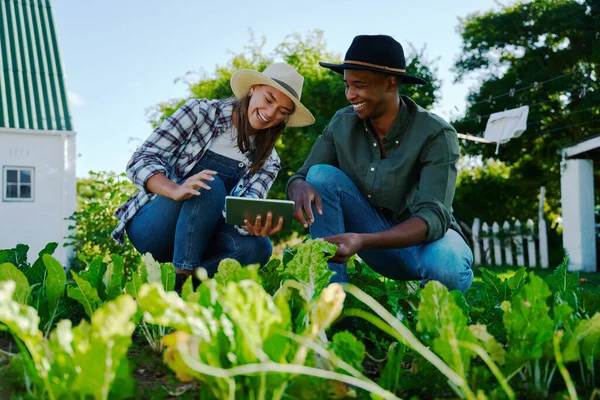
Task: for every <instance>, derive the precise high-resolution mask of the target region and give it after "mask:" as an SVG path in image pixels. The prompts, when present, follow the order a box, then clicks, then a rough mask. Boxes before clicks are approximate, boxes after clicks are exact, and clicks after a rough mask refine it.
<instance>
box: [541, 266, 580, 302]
mask: <svg viewBox="0 0 600 400" xmlns="http://www.w3.org/2000/svg"><path fill="white" fill-rule="evenodd" d="M567 264H568V258H567V257H565V258H564V260H563V262H562V264H560V265H559V266H558V267H557V268H556V269H555V270H554V273H553V274H552V275H550V276H547V277H546V279H545V281H546V283H547V284H548V286H549V287H550V290H551V291H552V293H553V294H554V302H555V303H557V304H558V303H567V304H568V305H569V306H571V308H572V309H574V310H578V309H579V296H578V293H577V292H578V290H579V271H576V272H573V273H568V272H567Z"/></svg>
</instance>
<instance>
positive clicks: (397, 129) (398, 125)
mask: <svg viewBox="0 0 600 400" xmlns="http://www.w3.org/2000/svg"><path fill="white" fill-rule="evenodd" d="M410 119H411V113H410V111H409V110H408V105H407V104H406V102H405V101H404V99H403V96H400V109H399V110H398V115H397V116H396V120H395V121H394V124H393V125H392V129H390V132H389V133H388V134H387V135H385V137H384V138H383V142H384V143H388V142H390V143H391V142H393V141H397V140H400V138H401V137H402V134H403V133H404V131H406V126H407V125H408V123H409V122H410ZM363 123H364V124H365V128H366V129H367V130H368V131H369V132H373V127H372V126H371V122H370V121H369V120H365V121H363Z"/></svg>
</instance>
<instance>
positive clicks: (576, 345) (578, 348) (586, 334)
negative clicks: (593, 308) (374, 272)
mask: <svg viewBox="0 0 600 400" xmlns="http://www.w3.org/2000/svg"><path fill="white" fill-rule="evenodd" d="M599 343H600V313H597V314H595V315H594V316H593V317H592V318H591V319H583V320H581V321H580V322H579V324H578V325H577V327H576V328H575V331H574V332H573V336H571V338H570V339H569V342H568V343H567V347H566V348H565V351H564V353H563V354H564V357H565V361H567V362H569V361H577V360H579V357H580V355H581V357H582V358H583V359H584V360H585V362H586V364H587V366H588V368H590V369H592V367H593V364H594V358H597V357H596V355H597V354H599V353H600V346H599Z"/></svg>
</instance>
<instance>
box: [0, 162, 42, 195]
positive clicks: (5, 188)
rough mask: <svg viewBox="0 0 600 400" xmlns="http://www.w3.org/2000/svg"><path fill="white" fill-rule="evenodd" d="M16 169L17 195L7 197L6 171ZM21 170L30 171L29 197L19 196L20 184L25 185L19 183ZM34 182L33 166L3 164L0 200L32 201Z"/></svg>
mask: <svg viewBox="0 0 600 400" xmlns="http://www.w3.org/2000/svg"><path fill="white" fill-rule="evenodd" d="M15 170H16V171H17V194H18V195H19V197H8V171H15ZM21 171H29V172H31V182H29V186H30V187H31V191H30V193H31V197H25V198H23V197H20V196H21V185H27V183H21ZM34 182H35V168H34V167H16V166H9V165H5V166H4V167H3V168H2V201H4V202H32V201H34V198H35V196H34V187H35V186H34Z"/></svg>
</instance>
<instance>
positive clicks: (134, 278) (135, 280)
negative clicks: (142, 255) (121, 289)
mask: <svg viewBox="0 0 600 400" xmlns="http://www.w3.org/2000/svg"><path fill="white" fill-rule="evenodd" d="M141 270H142V268H139V269H138V270H137V271H134V272H132V274H131V280H130V281H129V282H127V283H126V284H125V293H127V294H128V295H130V296H132V297H133V298H134V299H135V300H137V299H138V298H139V291H140V288H141V287H142V285H143V284H144V281H143V279H142V277H141V276H140V275H141Z"/></svg>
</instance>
